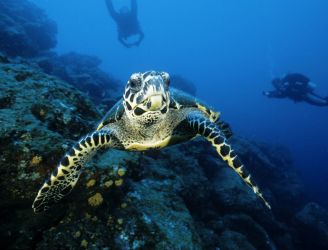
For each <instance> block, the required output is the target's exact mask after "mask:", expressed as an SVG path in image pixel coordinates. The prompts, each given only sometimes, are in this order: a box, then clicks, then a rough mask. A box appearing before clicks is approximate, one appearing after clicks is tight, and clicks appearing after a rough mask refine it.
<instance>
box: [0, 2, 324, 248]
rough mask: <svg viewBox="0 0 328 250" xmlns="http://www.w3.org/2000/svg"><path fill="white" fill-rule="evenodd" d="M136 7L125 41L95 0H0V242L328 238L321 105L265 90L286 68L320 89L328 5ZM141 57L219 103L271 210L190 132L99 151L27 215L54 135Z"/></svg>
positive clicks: (54, 154)
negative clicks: (130, 40) (138, 36)
mask: <svg viewBox="0 0 328 250" xmlns="http://www.w3.org/2000/svg"><path fill="white" fill-rule="evenodd" d="M113 4H114V6H115V9H117V10H119V9H120V8H121V7H123V6H130V1H128V0H124V1H123V0H120V1H118V0H116V1H115V0H113ZM137 4H138V20H139V23H140V27H141V29H142V30H143V33H144V34H145V36H144V39H143V40H142V42H141V44H140V45H139V46H134V47H131V48H126V47H124V46H122V44H120V43H119V41H118V39H117V27H116V24H115V22H114V20H113V19H112V18H111V17H110V15H109V13H108V10H107V8H106V4H105V1H103V0H98V1H93V0H84V1H78V0H70V1H64V0H56V1H51V0H30V1H27V0H0V66H1V68H0V69H1V70H0V84H1V85H0V95H1V96H0V122H1V123H0V124H1V131H0V138H1V146H0V149H1V152H0V154H1V155H0V165H1V166H0V168H1V176H2V177H0V179H1V185H2V187H3V189H2V190H1V192H0V195H1V204H0V209H1V215H0V216H1V221H2V222H1V223H2V225H1V228H0V240H1V242H2V245H3V246H4V248H8V249H46V248H47V249H67V248H70V249H78V248H86V249H328V212H327V209H328V182H327V177H328V168H327V166H328V164H327V155H328V133H327V126H328V107H316V106H312V105H309V104H307V103H305V102H297V103H295V102H293V101H292V100H289V99H269V98H267V97H265V96H264V95H263V94H262V92H263V91H266V90H271V89H272V88H273V87H272V85H271V80H272V78H274V77H281V76H283V75H284V74H286V73H295V72H297V73H302V74H304V75H306V76H308V77H310V79H311V81H312V82H314V83H316V85H317V88H316V92H317V93H319V94H320V95H322V96H328V85H327V83H328V73H327V65H328V49H327V44H328V32H327V31H328V20H327V13H328V2H327V1H324V0H317V1H306V0H299V1H296V0H285V1H283V0H275V1H273V0H267V1H263V0H262V1H261V0H253V1H246V0H236V1H228V0H206V1H187V0H180V1H173V0H169V1H168V0H157V1H151V0H139V1H137ZM151 69H153V70H159V71H166V72H168V73H169V74H170V75H172V84H173V85H174V84H176V85H175V86H176V87H178V88H179V87H181V88H182V89H184V90H186V91H188V92H190V93H191V94H193V95H196V96H197V97H198V98H200V99H201V100H204V101H205V102H206V103H207V104H209V105H210V106H212V107H213V108H214V109H215V110H218V111H220V112H221V116H222V118H223V120H224V121H227V122H228V123H229V124H230V126H231V128H232V131H233V133H234V136H233V139H232V140H231V144H232V145H233V146H234V147H235V148H236V151H237V152H238V153H239V154H240V156H241V159H242V160H243V161H244V162H245V163H246V164H245V165H246V166H247V167H248V168H249V169H250V172H251V173H252V175H253V177H254V179H255V180H256V181H257V182H258V183H259V184H260V187H261V188H262V189H263V190H264V193H265V194H266V195H267V197H268V199H269V201H270V203H271V204H272V211H268V210H267V209H266V208H265V207H264V206H263V204H262V203H261V202H260V201H258V200H257V198H256V197H255V196H254V195H253V194H252V192H251V191H249V190H248V187H246V185H244V184H243V183H242V182H240V180H239V178H238V177H237V176H235V174H234V173H233V171H232V170H231V169H230V168H229V167H227V166H226V165H225V163H224V162H223V161H222V160H220V159H219V156H217V154H216V152H215V151H214V150H213V149H212V148H211V146H210V145H209V144H208V145H207V143H206V142H205V141H204V140H196V141H194V142H187V143H185V144H181V145H178V146H174V147H171V148H168V149H165V150H161V151H158V152H157V151H155V152H153V151H151V152H145V153H130V152H118V151H117V152H116V151H115V152H100V154H99V155H97V156H96V157H95V159H94V160H93V161H90V163H89V164H88V168H86V171H85V172H84V174H83V175H82V176H81V180H79V184H78V185H77V187H76V189H77V190H74V191H73V192H72V193H71V194H70V195H69V197H68V198H67V199H66V200H65V201H64V202H61V203H60V204H58V205H56V206H55V208H54V209H51V210H49V211H47V212H46V213H41V214H37V215H35V214H34V213H33V210H32V208H31V205H32V202H33V199H34V198H35V195H36V193H37V191H38V189H39V188H40V186H41V184H42V182H43V180H44V179H45V177H46V176H47V175H48V174H49V173H50V172H51V170H52V169H54V168H55V166H56V164H57V163H58V162H59V160H60V159H61V157H62V156H63V155H64V153H65V150H66V149H67V147H69V146H70V145H72V144H73V142H74V141H77V140H78V139H79V138H80V137H81V136H82V135H84V134H86V133H88V132H90V131H92V129H93V128H94V126H95V125H96V123H97V122H98V121H99V120H100V119H101V117H102V116H103V115H104V113H105V112H106V111H107V110H108V109H109V108H110V107H111V106H112V105H113V104H114V103H115V102H116V101H117V100H118V98H120V97H121V95H122V94H123V88H124V85H125V83H126V81H127V80H128V79H129V77H130V75H131V74H132V73H134V72H143V71H147V70H151ZM200 145H201V146H200ZM123 176H124V178H123ZM122 183H123V184H122Z"/></svg>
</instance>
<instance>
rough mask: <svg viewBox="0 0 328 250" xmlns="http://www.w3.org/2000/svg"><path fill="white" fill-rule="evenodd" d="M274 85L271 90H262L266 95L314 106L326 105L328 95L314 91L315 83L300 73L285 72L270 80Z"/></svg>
mask: <svg viewBox="0 0 328 250" xmlns="http://www.w3.org/2000/svg"><path fill="white" fill-rule="evenodd" d="M272 85H273V86H274V87H275V90H273V91H263V94H264V95H265V96H267V97H273V98H290V99H292V100H293V101H294V102H300V101H305V102H307V103H309V104H312V105H316V106H328V97H322V96H319V95H317V94H316V93H314V89H315V87H316V85H315V84H314V83H313V82H311V80H310V79H309V78H308V77H307V76H305V75H302V74H299V73H294V74H287V75H286V76H284V77H283V78H275V79H273V80H272Z"/></svg>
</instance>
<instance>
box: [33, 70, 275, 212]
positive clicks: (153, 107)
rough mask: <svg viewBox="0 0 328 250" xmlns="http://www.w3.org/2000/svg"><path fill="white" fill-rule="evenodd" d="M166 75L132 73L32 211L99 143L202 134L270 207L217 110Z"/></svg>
mask: <svg viewBox="0 0 328 250" xmlns="http://www.w3.org/2000/svg"><path fill="white" fill-rule="evenodd" d="M169 82H170V79H169V75H168V74H167V73H165V72H155V71H148V72H145V73H135V74H132V76H131V77H130V79H129V81H128V82H127V85H126V87H125V91H124V95H123V98H122V99H121V100H120V101H119V102H117V103H116V104H115V105H114V106H113V107H112V108H111V109H110V110H109V112H108V113H107V114H106V115H105V117H104V118H103V119H102V121H101V122H100V123H99V125H98V127H97V129H96V130H95V131H94V132H91V133H89V134H87V135H86V136H84V137H83V138H82V139H80V141H79V142H77V143H76V144H75V145H74V146H73V147H72V148H71V149H70V151H68V152H67V153H66V155H65V156H64V157H63V159H62V160H61V162H60V164H59V165H58V167H57V169H56V170H55V171H54V172H53V173H52V174H51V176H50V178H49V179H48V180H47V181H46V182H45V183H44V184H43V186H42V187H41V189H40V190H39V192H38V195H37V197H36V198H35V200H34V203H33V209H34V211H35V212H40V211H44V210H47V209H48V208H49V206H50V205H52V204H53V203H55V202H58V201H59V200H60V199H62V198H63V197H64V196H65V195H67V194H68V193H69V192H70V191H71V190H72V188H73V187H74V186H75V184H76V182H77V180H78V178H79V175H80V173H81V169H82V167H83V164H84V163H85V161H86V160H88V158H89V157H90V156H91V155H92V154H93V153H95V152H96V151H97V150H98V149H99V148H115V149H120V150H130V151H143V150H147V149H154V148H164V147H166V146H169V145H173V144H177V143H181V142H185V141H188V140H190V139H192V138H194V137H196V136H197V135H200V136H203V137H205V138H206V139H207V140H208V141H210V142H211V143H212V145H213V146H214V147H215V148H216V150H217V152H218V153H219V155H220V156H221V158H222V159H223V160H224V161H225V162H227V164H228V165H229V166H230V167H231V168H232V169H233V170H234V171H236V173H237V174H238V175H239V176H240V177H241V178H242V179H243V180H244V182H245V183H246V184H247V185H248V186H250V187H251V188H252V189H253V191H254V193H255V194H257V195H258V196H259V197H260V198H261V199H262V200H263V201H264V203H265V205H266V206H267V207H268V208H270V205H269V203H268V202H267V201H266V200H265V199H264V197H263V195H262V193H261V192H260V191H259V188H258V187H257V186H256V184H255V183H254V181H253V180H252V179H251V176H250V175H249V174H248V172H247V170H246V169H245V167H244V165H243V164H242V163H241V161H240V160H239V158H238V156H237V155H236V153H235V152H234V151H233V150H232V149H231V146H230V145H229V144H228V143H227V138H228V137H229V136H230V135H231V132H230V130H229V127H228V126H227V125H226V124H225V123H222V122H220V121H219V113H217V112H214V111H213V110H212V109H210V108H209V107H207V106H205V105H204V104H202V103H200V102H199V101H198V100H197V99H196V98H194V97H192V96H189V95H188V94H185V93H183V92H181V91H178V90H175V89H171V91H169Z"/></svg>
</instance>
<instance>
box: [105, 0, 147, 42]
mask: <svg viewBox="0 0 328 250" xmlns="http://www.w3.org/2000/svg"><path fill="white" fill-rule="evenodd" d="M106 5H107V9H108V11H109V14H110V15H111V17H112V18H113V19H114V21H115V22H116V25H117V32H118V40H119V41H120V43H122V44H123V45H124V46H125V47H127V48H130V47H132V46H133V45H134V46H139V44H140V43H141V41H142V40H143V38H144V33H143V32H142V30H141V28H140V25H139V21H138V18H137V1H136V0H131V8H130V10H129V9H128V8H127V7H123V8H121V9H120V11H119V12H116V11H115V9H114V6H113V3H112V0H106ZM133 35H137V36H138V39H137V40H136V41H135V42H128V38H129V37H131V36H133Z"/></svg>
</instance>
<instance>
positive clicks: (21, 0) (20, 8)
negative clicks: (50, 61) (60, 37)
mask: <svg viewBox="0 0 328 250" xmlns="http://www.w3.org/2000/svg"><path fill="white" fill-rule="evenodd" d="M56 34H57V26H56V24H55V22H53V21H52V20H50V19H49V18H48V17H47V16H46V15H45V14H44V12H43V10H41V9H39V8H38V7H37V6H36V5H34V4H32V3H31V2H28V1H25V0H10V1H0V51H3V52H5V53H6V54H7V55H9V56H24V57H28V56H35V55H37V54H39V53H40V52H42V51H46V50H48V49H51V48H53V47H55V45H56V43H57V40H56Z"/></svg>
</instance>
